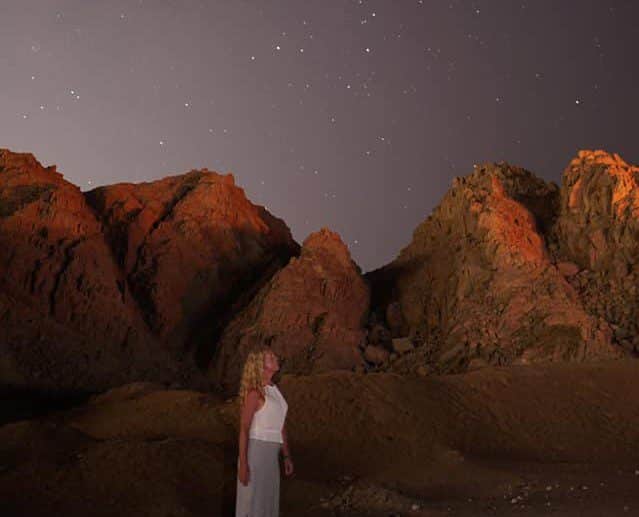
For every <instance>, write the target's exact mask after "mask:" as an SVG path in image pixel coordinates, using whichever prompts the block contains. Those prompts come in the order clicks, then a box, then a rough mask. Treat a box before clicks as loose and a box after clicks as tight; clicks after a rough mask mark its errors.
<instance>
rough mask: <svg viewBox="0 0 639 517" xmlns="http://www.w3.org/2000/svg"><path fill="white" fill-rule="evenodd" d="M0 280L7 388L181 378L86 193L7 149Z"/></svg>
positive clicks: (0, 203) (0, 185) (0, 374)
mask: <svg viewBox="0 0 639 517" xmlns="http://www.w3.org/2000/svg"><path fill="white" fill-rule="evenodd" d="M0 282H2V284H1V285H2V287H1V288H0V358H1V359H0V379H1V382H2V384H3V385H10V386H13V387H17V388H30V389H41V390H56V391H67V390H69V391H73V390H78V389H99V388H103V387H106V386H110V385H113V384H114V383H121V382H123V381H125V380H126V379H127V378H131V377H137V376H140V377H148V378H153V379H156V380H165V379H167V378H171V377H172V376H174V375H176V373H177V372H176V370H175V366H176V365H175V364H173V363H172V362H171V361H169V360H168V356H167V355H166V354H164V353H163V351H162V350H161V349H157V348H155V347H153V339H152V336H151V335H150V334H149V332H148V331H147V329H146V326H145V324H144V322H143V320H142V319H141V318H140V316H139V313H138V311H137V308H136V306H135V303H134V300H132V299H130V298H126V297H125V296H124V290H123V286H124V278H123V276H122V274H121V272H120V271H119V269H118V267H117V265H116V263H115V261H114V260H113V257H112V254H111V250H110V249H109V246H108V245H107V243H106V241H105V239H104V236H103V234H102V232H101V227H100V223H99V222H98V221H97V219H96V218H95V216H94V214H93V212H92V210H91V208H90V207H89V206H88V205H87V203H86V201H85V198H84V196H83V194H82V192H80V189H79V188H78V187H76V186H74V185H72V184H71V183H69V182H67V181H65V180H64V179H63V177H62V175H61V174H59V173H57V172H56V170H55V166H54V167H48V168H43V167H42V166H41V165H40V163H39V162H38V161H37V160H36V159H35V158H34V157H33V156H32V155H31V154H21V153H11V152H9V151H8V150H4V149H3V150H0Z"/></svg>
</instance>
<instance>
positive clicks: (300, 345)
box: [211, 228, 369, 394]
mask: <svg viewBox="0 0 639 517" xmlns="http://www.w3.org/2000/svg"><path fill="white" fill-rule="evenodd" d="M368 308H369V290H368V286H367V285H366V283H365V282H364V280H363V278H362V277H361V275H360V270H359V267H358V266H357V265H356V264H355V263H354V262H353V261H352V260H351V257H350V254H349V251H348V248H347V247H346V245H345V244H344V243H343V242H342V240H341V239H340V237H339V235H337V234H336V233H334V232H332V231H330V230H328V229H326V228H323V229H322V230H320V231H318V232H315V233H313V234H311V235H309V236H308V237H307V239H306V240H305V241H304V243H303V245H302V251H301V255H300V256H299V258H295V257H293V258H292V259H291V261H290V262H289V263H288V265H287V266H286V267H285V268H283V269H282V270H280V271H279V272H278V273H277V274H276V275H275V276H274V277H273V278H272V279H271V280H270V282H268V284H266V285H265V286H264V287H263V288H262V289H261V290H260V291H259V292H258V293H257V295H256V296H255V298H254V299H253V300H252V301H251V303H250V304H249V305H248V307H246V309H245V310H243V311H241V312H240V313H239V314H238V315H237V317H236V318H234V319H233V320H232V321H231V322H230V324H229V325H228V327H227V328H226V329H225V331H224V333H223V335H222V338H221V340H220V343H219V345H218V350H217V354H216V357H215V360H214V364H213V367H212V369H211V378H212V379H217V380H219V382H220V384H221V387H222V389H223V390H224V391H225V392H226V393H227V394H234V393H235V392H236V391H237V388H238V383H239V378H240V375H241V367H242V365H243V363H244V360H245V358H246V354H247V352H248V349H249V347H250V346H252V345H253V344H257V343H265V344H268V345H270V346H271V348H273V350H275V352H276V353H277V354H278V355H279V357H280V359H283V364H282V365H281V372H282V373H285V372H295V373H311V372H315V373H317V372H321V371H326V370H332V369H351V368H354V367H356V366H357V365H360V366H361V365H362V353H361V351H360V349H359V347H360V345H361V344H362V342H363V339H364V331H363V326H364V322H365V320H366V316H367V314H368Z"/></svg>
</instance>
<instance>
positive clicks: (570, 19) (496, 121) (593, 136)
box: [0, 0, 639, 271]
mask: <svg viewBox="0 0 639 517" xmlns="http://www.w3.org/2000/svg"><path fill="white" fill-rule="evenodd" d="M638 20H639V2H636V1H618V2H606V1H589V0H574V1H569V0H561V1H559V0H553V1H551V0H535V1H526V2H522V1H514V0H512V1H511V0H503V1H490V2H489V1H476V2H473V1H452V2H451V1H428V0H423V1H418V0H393V1H391V0H378V1H363V0H360V1H345V0H344V1H338V0H315V1H304V0H286V1H284V0H255V1H250V2H249V1H240V0H227V1H213V0H208V1H189V0H181V1H177V0H176V1H166V0H153V1H152V0H144V1H142V0H135V1H133V0H131V1H117V0H108V1H103V2H98V1H87V0H66V1H55V0H41V1H29V0H20V1H8V0H1V1H0V66H1V73H0V81H1V83H0V84H1V86H0V117H1V118H0V120H1V123H0V147H7V148H9V149H11V150H13V151H20V152H32V153H34V154H35V156H36V157H37V158H38V159H39V160H40V161H41V162H42V163H43V165H45V166H46V165H51V164H57V166H58V170H59V171H60V172H62V173H63V174H64V175H65V177H66V178H67V179H68V180H70V181H72V182H73V183H76V184H77V185H79V186H80V187H81V188H82V189H83V190H88V189H91V188H94V187H96V186H99V185H104V184H109V183H115V182H121V181H133V182H137V181H146V180H152V179H158V178H161V177H164V176H167V175H172V174H180V173H183V172H187V171H189V170H191V169H194V168H204V167H207V168H209V169H211V170H216V171H218V172H222V173H226V172H232V173H233V174H234V175H235V179H236V183H237V184H238V185H239V186H241V187H242V188H244V189H245V191H246V194H247V196H248V197H249V199H250V200H251V201H253V202H254V203H258V204H263V205H265V206H266V207H267V208H268V209H269V210H270V211H271V212H272V213H273V214H275V215H276V216H278V217H281V218H283V219H284V220H285V221H286V223H287V224H288V225H289V227H290V228H291V231H292V233H293V237H294V238H295V239H296V240H297V241H298V242H300V243H301V242H302V241H303V239H304V238H305V237H306V236H307V235H308V234H309V233H310V232H313V231H316V230H318V229H319V228H321V227H322V226H328V227H329V228H331V229H333V230H335V231H337V232H339V233H340V235H341V236H342V238H343V239H344V241H345V242H346V243H347V245H348V246H349V248H350V250H351V253H352V255H353V258H354V259H355V260H356V262H358V264H360V266H361V267H362V269H363V270H364V271H368V270H371V269H374V268H376V267H379V266H381V265H383V264H385V263H387V262H389V261H391V260H392V259H393V258H394V257H395V256H396V255H397V254H398V253H399V251H400V249H401V248H402V247H403V246H405V245H407V244H408V243H409V242H410V239H411V236H412V232H413V230H414V228H415V227H416V226H417V225H418V224H419V223H420V222H421V221H422V220H423V219H424V218H425V217H426V216H427V215H428V214H429V213H430V212H431V210H432V209H433V208H434V207H435V206H436V205H437V204H438V203H439V201H440V199H441V198H442V196H443V195H444V193H445V191H446V190H447V189H448V188H449V187H450V185H451V181H452V178H453V177H454V176H463V175H466V174H469V173H470V172H472V168H473V164H474V163H482V162H486V161H500V160H506V161H509V162H511V163H513V164H515V165H519V166H522V167H525V168H526V169H529V170H531V171H533V172H534V173H536V174H537V175H539V176H541V177H543V178H545V179H547V180H555V181H557V182H559V181H560V177H561V172H562V171H563V169H564V167H565V166H566V165H567V164H568V162H569V161H570V159H571V158H572V157H573V156H574V155H575V154H576V152H577V150H578V149H592V148H597V149H605V150H608V151H611V152H618V153H619V154H620V155H621V156H622V157H623V158H624V159H626V161H629V162H633V163H637V162H639V142H638V138H637V135H638V134H639V128H638V125H637V124H638V121H639V93H638V92H639V88H638V86H639V85H638V79H639V72H638V69H639V63H638V62H637V55H638V52H637V49H638V48H639V23H638Z"/></svg>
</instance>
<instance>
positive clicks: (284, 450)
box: [282, 423, 291, 459]
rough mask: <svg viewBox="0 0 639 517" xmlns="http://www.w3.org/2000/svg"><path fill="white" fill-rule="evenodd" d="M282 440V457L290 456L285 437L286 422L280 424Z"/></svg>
mask: <svg viewBox="0 0 639 517" xmlns="http://www.w3.org/2000/svg"><path fill="white" fill-rule="evenodd" d="M282 440H283V441H284V443H283V444H282V456H283V457H284V459H286V458H290V457H291V450H290V449H289V447H288V438H287V437H286V423H284V425H283V426H282Z"/></svg>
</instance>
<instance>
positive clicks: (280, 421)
mask: <svg viewBox="0 0 639 517" xmlns="http://www.w3.org/2000/svg"><path fill="white" fill-rule="evenodd" d="M264 395H265V398H266V400H265V401H264V405H263V406H262V407H261V408H260V409H258V410H257V411H256V412H255V413H254V414H253V420H252V421H251V427H250V428H249V438H255V439H256V440H264V441H267V442H279V443H284V439H283V438H282V427H284V420H285V419H286V412H287V410H288V404H287V403H286V400H284V397H283V396H282V393H281V392H280V390H279V389H278V387H277V386H275V385H273V386H270V385H269V384H267V385H266V386H264Z"/></svg>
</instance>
